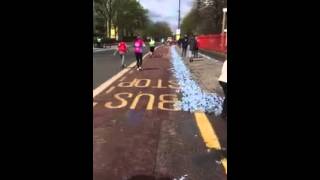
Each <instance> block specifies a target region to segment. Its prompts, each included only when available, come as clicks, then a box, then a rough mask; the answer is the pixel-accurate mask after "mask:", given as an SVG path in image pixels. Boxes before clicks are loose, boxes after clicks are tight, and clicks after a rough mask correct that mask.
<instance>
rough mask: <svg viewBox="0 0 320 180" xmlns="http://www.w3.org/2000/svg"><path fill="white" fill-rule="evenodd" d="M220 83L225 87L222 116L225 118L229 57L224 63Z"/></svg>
mask: <svg viewBox="0 0 320 180" xmlns="http://www.w3.org/2000/svg"><path fill="white" fill-rule="evenodd" d="M219 83H220V85H221V87H222V89H223V93H224V96H225V98H224V101H223V105H222V108H223V109H222V113H221V117H222V118H223V119H227V59H226V60H225V62H224V63H223V66H222V70H221V75H220V77H219Z"/></svg>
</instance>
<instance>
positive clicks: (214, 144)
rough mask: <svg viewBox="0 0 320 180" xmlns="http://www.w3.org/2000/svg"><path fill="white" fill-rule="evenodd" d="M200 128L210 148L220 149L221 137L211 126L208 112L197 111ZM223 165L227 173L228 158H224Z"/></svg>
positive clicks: (196, 116)
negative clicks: (219, 137)
mask: <svg viewBox="0 0 320 180" xmlns="http://www.w3.org/2000/svg"><path fill="white" fill-rule="evenodd" d="M194 116H195V119H196V122H197V125H198V128H199V130H200V134H201V136H202V138H203V140H204V142H205V144H206V146H207V147H208V148H213V149H217V150H220V149H221V145H220V142H219V139H218V137H217V135H216V133H215V131H214V129H213V128H212V126H211V123H210V121H209V119H208V118H207V116H206V114H205V113H203V112H195V113H194ZM222 165H223V167H224V169H225V172H226V174H227V159H223V160H222Z"/></svg>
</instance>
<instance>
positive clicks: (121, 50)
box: [118, 39, 128, 69]
mask: <svg viewBox="0 0 320 180" xmlns="http://www.w3.org/2000/svg"><path fill="white" fill-rule="evenodd" d="M118 52H119V54H120V57H121V69H123V68H124V67H126V64H125V63H124V61H125V54H126V53H127V52H128V46H127V44H126V43H125V42H124V41H123V39H121V40H120V43H119V44H118Z"/></svg>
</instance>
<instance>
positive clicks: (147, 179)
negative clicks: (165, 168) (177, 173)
mask: <svg viewBox="0 0 320 180" xmlns="http://www.w3.org/2000/svg"><path fill="white" fill-rule="evenodd" d="M128 180H173V177H161V178H156V177H154V176H146V175H137V176H133V177H131V178H129V179H128Z"/></svg>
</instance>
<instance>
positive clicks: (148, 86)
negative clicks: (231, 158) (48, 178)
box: [93, 47, 227, 180]
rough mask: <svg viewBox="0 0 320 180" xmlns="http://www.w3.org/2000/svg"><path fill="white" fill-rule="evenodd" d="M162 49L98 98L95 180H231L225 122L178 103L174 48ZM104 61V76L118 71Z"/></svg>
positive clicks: (95, 130)
mask: <svg viewBox="0 0 320 180" xmlns="http://www.w3.org/2000/svg"><path fill="white" fill-rule="evenodd" d="M110 53H111V52H109V53H106V54H109V56H108V55H105V57H110ZM157 53H158V55H156V56H155V57H153V58H150V57H149V56H147V57H146V58H145V61H144V65H143V68H144V70H143V71H137V70H135V69H132V68H128V71H127V72H126V73H125V74H123V75H122V76H121V77H119V78H118V79H115V80H114V81H113V82H112V83H111V84H110V85H109V86H108V87H106V88H105V89H103V90H101V92H99V93H98V94H97V95H94V96H93V133H94V134H93V135H94V137H93V174H94V175H93V180H134V179H135V180H156V179H158V180H160V179H162V180H173V179H174V178H176V179H184V178H183V177H185V179H186V180H226V179H227V176H226V173H227V172H226V158H227V157H226V153H225V152H223V148H226V147H227V143H226V142H227V139H226V138H227V131H226V128H227V127H226V122H224V121H222V120H218V119H212V117H210V116H206V115H205V113H201V112H197V113H190V112H184V111H182V110H181V109H179V108H178V107H176V106H174V104H175V103H176V102H177V101H178V98H179V90H178V89H179V86H178V84H177V82H176V81H175V77H174V76H173V75H172V72H171V70H170V68H171V65H170V49H169V48H168V47H160V48H159V49H157V50H156V54H157ZM111 54H112V53H111ZM111 56H112V55H111ZM100 61H103V62H104V66H105V68H106V69H112V68H110V66H112V67H113V68H114V69H112V72H109V74H107V73H106V75H105V77H103V78H106V77H107V76H111V74H112V73H116V72H117V71H118V69H119V63H114V62H113V63H112V62H108V61H112V60H111V57H110V59H107V60H104V59H103V60H100ZM105 61H107V63H106V62H105ZM100 63H101V64H103V63H102V62H100ZM110 71H111V70H110ZM101 78H102V77H101ZM103 78H102V79H103ZM100 80H101V79H100ZM97 84H98V83H97ZM224 162H225V163H224Z"/></svg>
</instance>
